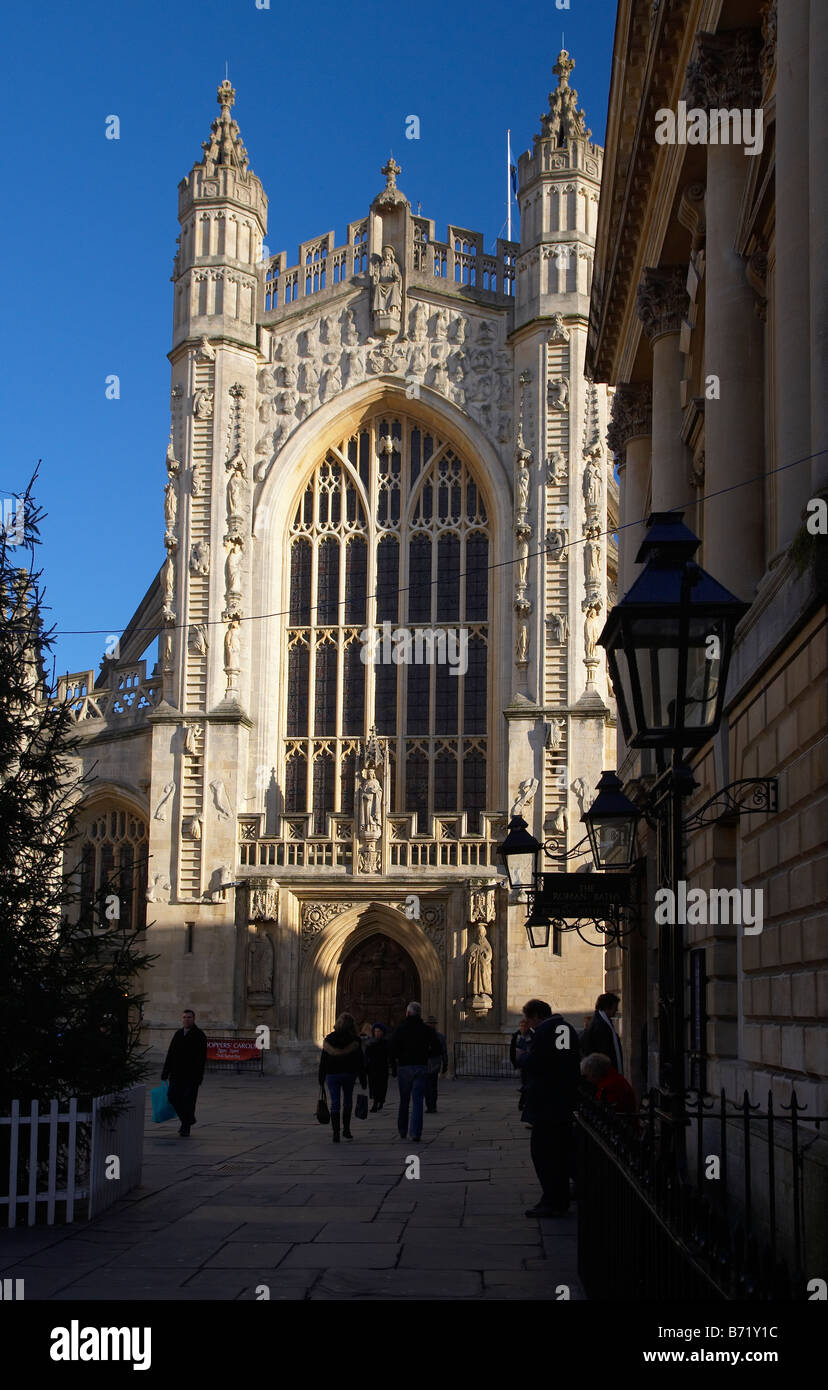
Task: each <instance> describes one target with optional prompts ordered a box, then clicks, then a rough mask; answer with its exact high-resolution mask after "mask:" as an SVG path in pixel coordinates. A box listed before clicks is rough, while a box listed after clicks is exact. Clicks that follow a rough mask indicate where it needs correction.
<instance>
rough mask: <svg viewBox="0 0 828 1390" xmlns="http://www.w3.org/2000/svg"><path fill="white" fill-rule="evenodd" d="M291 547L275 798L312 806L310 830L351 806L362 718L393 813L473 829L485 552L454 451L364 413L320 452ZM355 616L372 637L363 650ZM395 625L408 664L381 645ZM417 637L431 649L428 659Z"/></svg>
mask: <svg viewBox="0 0 828 1390" xmlns="http://www.w3.org/2000/svg"><path fill="white" fill-rule="evenodd" d="M289 545H290V557H289V559H290V571H289V589H288V596H287V597H288V604H287V606H288V614H289V617H288V628H287V655H286V669H287V710H286V726H285V735H286V738H285V747H284V782H283V785H284V789H285V810H286V812H287V813H288V814H291V813H293V814H301V813H305V812H310V813H312V816H313V832H314V833H315V834H318V835H321V834H324V833H325V832H326V823H327V816H328V814H329V813H340V814H342V815H345V816H352V815H353V813H354V792H355V779H356V770H357V766H358V762H357V758H358V751H359V741H360V740H362V739H365V738H366V737H367V734H368V731H369V729H370V728H371V726H372V725H376V729H377V733H378V734H379V735H380V736H381V737H383V738H385V739H388V740H389V743H388V750H389V755H390V761H391V770H392V787H393V805H392V808H391V809H392V813H394V814H398V815H402V814H406V813H408V814H410V815H412V816H413V817H414V822H415V824H414V828H415V832H416V833H420V834H425V833H427V832H428V830H429V823H430V818H431V816H432V815H445V814H455V815H457V814H460V813H462V812H465V813H466V825H467V830H468V831H470V832H471V833H474V832H476V831H478V830H479V829H480V813H481V812H482V811H483V810H484V809H485V806H486V750H487V728H488V709H487V688H488V665H489V661H488V656H489V584H488V567H489V563H490V558H489V530H488V518H487V515H486V508H485V505H484V503H483V498H482V496H481V494H480V490H479V488H478V485H477V482H476V480H475V478H474V476H473V474H472V471H471V469H470V468H469V466H468V463H467V462H466V461H465V460H464V459H463V458H461V457H460V456H459V454H458V453H457V451H456V450H455V448H454V447H453V446H452V445H450V444H449V443H448V442H447V441H445V440H443V439H440V438H439V437H438V435H437V434H436V433H435V432H434V431H431V430H429V429H427V428H425V427H424V426H422V425H421V424H419V423H418V422H417V421H416V420H414V419H409V418H406V417H404V416H392V415H377V416H375V417H373V418H372V419H370V420H368V421H366V422H365V423H364V424H363V425H362V426H361V427H360V429H359V430H358V431H357V432H356V433H355V434H353V435H352V436H351V437H350V438H349V439H345V440H343V441H342V442H341V444H340V446H339V447H338V448H332V449H330V450H329V451H328V453H327V455H326V456H325V458H324V459H323V460H322V461H321V462H320V463H319V465H318V467H317V468H316V469H315V471H314V473H313V475H312V477H311V478H310V480H309V481H308V483H307V485H306V487H305V489H304V492H303V494H302V497H301V498H300V501H299V504H298V506H297V509H296V513H295V516H294V518H293V523H292V526H291V528H290V540H289ZM383 624H389V625H390V627H389V628H386V629H383ZM366 628H369V629H370V628H374V629H375V630H376V631H377V637H378V639H379V640H378V642H377V645H376V649H375V654H374V659H373V660H367V661H366V660H365V659H364V657H365V656H366V655H367V652H366V649H365V642H364V639H363V633H364V631H365V629H366ZM402 628H405V629H406V630H407V632H408V634H409V637H410V640H411V647H412V650H411V656H412V657H413V656H416V654H417V651H418V649H419V651H420V653H421V660H420V662H419V663H417V662H416V661H415V660H409V661H400V662H399V663H397V662H394V661H393V660H392V659H390V658H391V656H392V655H393V654H394V653H395V652H396V653H397V655H398V656H399V655H402V654H403V653H402V650H401V640H400V638H399V637H394V636H393V634H394V633H398V632H399V630H400V629H402ZM418 633H419V634H420V641H419V643H418V640H417V634H418ZM441 634H443V636H442V637H441ZM464 648H465V650H464ZM430 650H431V651H433V652H434V653H435V654H437V655H441V656H442V657H443V658H444V659H443V660H442V661H439V660H438V661H434V660H432V661H431V662H429V661H428V660H427V659H425V658H426V656H427V654H428V652H429V651H430ZM445 657H448V660H446V659H445ZM464 665H466V666H467V669H466V670H465V671H464V672H463V673H462V674H456V672H458V670H460V669H461V668H462V667H463V666H464Z"/></svg>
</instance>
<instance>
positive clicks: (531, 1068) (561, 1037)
mask: <svg viewBox="0 0 828 1390" xmlns="http://www.w3.org/2000/svg"><path fill="white" fill-rule="evenodd" d="M523 1014H524V1017H525V1018H526V1020H527V1022H528V1024H529V1027H530V1029H531V1034H530V1037H531V1041H530V1044H529V1047H528V1048H527V1049H526V1050H525V1051H524V1052H518V1053H517V1054H516V1061H517V1064H518V1066H519V1067H520V1069H521V1072H522V1074H523V1078H524V1081H525V1084H526V1091H525V1102H526V1104H525V1109H524V1112H523V1118H524V1120H526V1121H527V1122H528V1123H529V1124H531V1126H532V1137H531V1140H530V1153H531V1155H532V1162H533V1164H534V1166H535V1172H536V1173H537V1175H538V1181H539V1182H540V1185H541V1200H540V1202H539V1203H538V1205H537V1206H536V1207H532V1208H531V1209H530V1210H529V1211H527V1213H526V1215H527V1216H565V1215H566V1213H567V1211H568V1209H569V1168H570V1155H571V1150H572V1112H573V1110H574V1109H575V1102H576V1098H577V1092H578V1083H579V1081H580V1074H581V1073H580V1057H579V1050H578V1035H577V1033H576V1032H575V1029H574V1028H573V1027H572V1026H571V1025H570V1024H569V1023H567V1022H566V1019H565V1018H563V1016H562V1015H561V1014H553V1012H552V1010H551V1008H550V1007H549V1005H548V1004H547V1003H545V1001H544V1000H542V999H530V1000H529V1002H528V1004H525V1005H524V1008H523Z"/></svg>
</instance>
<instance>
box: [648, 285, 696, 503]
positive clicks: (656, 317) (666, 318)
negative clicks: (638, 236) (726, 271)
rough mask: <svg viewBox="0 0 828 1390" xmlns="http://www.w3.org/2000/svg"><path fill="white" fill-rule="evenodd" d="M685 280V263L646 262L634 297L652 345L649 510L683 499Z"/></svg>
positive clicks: (686, 303) (683, 500)
mask: <svg viewBox="0 0 828 1390" xmlns="http://www.w3.org/2000/svg"><path fill="white" fill-rule="evenodd" d="M686 285H687V266H686V265H670V266H657V267H649V268H648V269H646V270H645V271H644V274H643V275H642V277H641V283H640V284H639V286H638V294H637V296H636V312H637V314H638V317H639V319H640V320H641V324H642V327H643V329H644V332H645V334H646V335H647V338H648V339H649V341H650V343H651V344H652V349H653V430H652V440H653V447H652V458H653V472H652V508H653V511H669V510H670V509H671V507H676V506H681V505H682V504H683V503H684V502H685V501H686V500H687V482H686V474H687V460H686V453H687V451H686V449H685V446H684V444H683V442H682V438H681V427H682V406H681V383H682V379H683V376H684V358H683V356H682V353H681V347H680V341H681V340H680V332H681V326H682V323H683V322H684V321H685V318H686V315H687V311H688V307H689V303H690V300H689V296H688V293H687V288H686Z"/></svg>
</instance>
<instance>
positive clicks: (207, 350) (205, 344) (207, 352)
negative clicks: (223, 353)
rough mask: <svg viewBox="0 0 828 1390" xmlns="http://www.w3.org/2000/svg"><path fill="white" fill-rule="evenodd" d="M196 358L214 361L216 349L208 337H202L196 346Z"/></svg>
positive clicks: (203, 360)
mask: <svg viewBox="0 0 828 1390" xmlns="http://www.w3.org/2000/svg"><path fill="white" fill-rule="evenodd" d="M196 360H197V361H199V362H215V360H216V350H215V348H214V347H213V346H212V344H211V342H210V339H209V338H207V337H203V338H202V339H201V342H200V343H199V345H198V347H197V348H196Z"/></svg>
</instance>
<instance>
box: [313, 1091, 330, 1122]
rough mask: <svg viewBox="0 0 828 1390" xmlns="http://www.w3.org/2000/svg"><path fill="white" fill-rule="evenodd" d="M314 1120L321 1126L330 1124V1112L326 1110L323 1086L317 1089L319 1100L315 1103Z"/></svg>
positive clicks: (326, 1103)
mask: <svg viewBox="0 0 828 1390" xmlns="http://www.w3.org/2000/svg"><path fill="white" fill-rule="evenodd" d="M316 1118H317V1120H318V1121H319V1123H320V1124H321V1125H329V1124H330V1122H331V1112H330V1110H329V1109H328V1101H327V1098H326V1096H325V1087H324V1085H322V1086H320V1087H319V1099H318V1101H317V1102H316Z"/></svg>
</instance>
